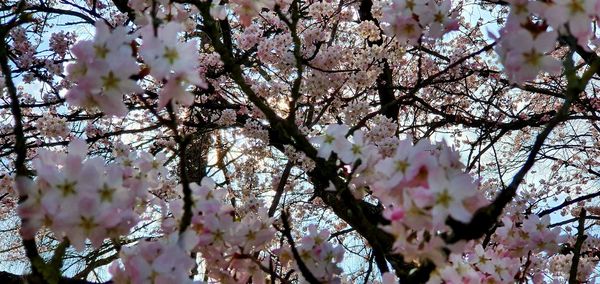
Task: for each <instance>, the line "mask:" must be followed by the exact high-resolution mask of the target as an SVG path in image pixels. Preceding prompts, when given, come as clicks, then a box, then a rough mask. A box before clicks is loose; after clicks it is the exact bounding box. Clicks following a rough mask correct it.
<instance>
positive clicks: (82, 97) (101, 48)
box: [66, 21, 143, 116]
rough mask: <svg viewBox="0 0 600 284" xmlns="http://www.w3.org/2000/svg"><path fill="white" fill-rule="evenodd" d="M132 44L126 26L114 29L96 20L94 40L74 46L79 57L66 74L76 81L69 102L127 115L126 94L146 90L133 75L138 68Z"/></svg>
mask: <svg viewBox="0 0 600 284" xmlns="http://www.w3.org/2000/svg"><path fill="white" fill-rule="evenodd" d="M132 44H133V38H132V36H131V35H129V34H128V33H127V31H126V30H125V28H124V27H117V28H115V29H113V30H112V31H111V30H110V28H109V26H108V25H106V23H104V22H102V21H98V22H96V36H95V38H94V40H84V41H79V42H77V43H76V44H75V45H74V46H73V48H72V49H71V52H72V53H73V55H75V58H76V59H77V60H76V62H75V63H73V64H69V65H67V72H68V77H67V78H68V79H69V80H71V81H73V82H75V83H76V84H75V86H74V87H73V88H71V89H69V90H68V91H67V94H66V98H67V102H69V103H70V104H73V105H76V106H80V107H86V108H99V109H100V110H101V111H103V112H104V113H106V114H108V115H117V116H123V115H125V114H126V113H127V107H126V106H125V103H124V102H123V95H124V94H127V93H142V92H143V91H142V88H140V87H139V86H138V85H137V83H136V81H135V80H133V79H131V78H130V77H131V76H133V75H136V74H138V72H139V67H138V65H137V62H136V60H135V58H134V57H133V56H132V49H131V45H132Z"/></svg>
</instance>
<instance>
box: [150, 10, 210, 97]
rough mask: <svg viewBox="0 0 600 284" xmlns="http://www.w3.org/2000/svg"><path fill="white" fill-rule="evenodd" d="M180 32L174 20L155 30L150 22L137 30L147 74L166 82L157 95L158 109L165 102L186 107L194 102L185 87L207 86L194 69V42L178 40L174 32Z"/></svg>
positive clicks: (195, 57) (195, 66) (196, 57)
mask: <svg viewBox="0 0 600 284" xmlns="http://www.w3.org/2000/svg"><path fill="white" fill-rule="evenodd" d="M181 32H182V26H181V24H180V23H177V22H169V23H167V24H165V25H163V26H161V27H160V28H159V29H158V31H157V32H155V30H154V27H153V26H152V25H148V26H145V27H144V28H142V30H141V35H142V39H143V43H142V46H141V47H140V55H142V57H143V58H144V62H145V63H146V64H147V65H148V67H149V68H150V74H151V75H152V76H153V77H154V78H155V79H156V80H158V81H159V82H165V81H166V83H164V85H163V86H162V88H161V92H160V94H159V102H158V107H159V108H160V107H164V106H165V105H167V103H168V102H169V101H170V102H171V103H172V104H173V106H175V105H176V104H180V105H183V106H189V105H191V104H192V103H194V96H193V95H192V94H191V93H190V92H188V89H189V88H190V87H191V86H192V85H195V86H201V87H206V86H207V85H206V82H205V81H204V80H203V79H201V78H200V73H199V72H198V71H197V67H198V64H199V61H198V42H197V41H195V40H190V41H187V42H180V41H179V40H178V35H179V34H180V33H181Z"/></svg>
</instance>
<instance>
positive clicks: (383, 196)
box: [312, 124, 486, 263]
mask: <svg viewBox="0 0 600 284" xmlns="http://www.w3.org/2000/svg"><path fill="white" fill-rule="evenodd" d="M348 130H349V129H348V127H347V126H346V125H339V124H333V125H329V126H328V127H327V128H326V129H325V134H324V135H321V136H317V137H314V138H312V142H313V143H316V144H318V145H319V149H318V155H319V156H320V157H324V158H328V157H329V156H330V155H331V153H332V152H333V153H335V154H337V156H338V157H339V158H340V160H341V161H342V162H343V163H345V164H347V165H349V166H352V167H354V168H353V169H352V171H353V173H354V176H353V179H352V181H351V184H352V185H353V186H354V188H355V192H354V193H355V196H356V197H357V198H362V196H363V195H364V194H365V193H364V190H365V187H367V186H368V187H369V188H370V190H371V191H372V194H373V196H375V197H377V198H378V199H379V200H380V201H381V203H382V204H383V205H384V206H385V210H384V212H383V214H384V217H385V218H386V219H388V220H390V221H391V224H390V225H389V226H386V227H385V230H386V231H388V232H389V233H390V234H392V235H393V236H394V237H395V238H396V242H395V243H394V248H395V249H396V251H397V252H402V254H403V255H404V256H405V257H406V258H408V259H424V258H429V259H430V260H432V261H434V262H436V263H442V262H444V261H445V260H444V259H445V258H444V254H443V252H442V249H443V247H444V241H443V239H442V237H441V235H440V234H438V232H444V231H446V232H447V231H448V230H449V228H448V227H447V225H446V220H447V219H448V218H453V219H454V220H457V221H460V222H463V223H467V222H469V221H470V220H471V218H472V216H473V213H474V212H475V211H476V210H477V209H479V208H480V207H481V206H483V205H484V204H485V203H486V201H485V199H484V198H483V197H482V196H481V195H480V194H479V193H478V191H477V186H478V185H477V183H476V182H475V181H474V180H473V178H472V177H471V176H470V175H469V174H467V173H465V172H464V170H463V165H462V163H461V162H460V160H459V155H458V152H456V151H454V150H453V149H451V148H450V147H448V146H447V145H446V144H445V143H436V144H431V143H430V142H429V141H425V140H421V141H419V142H418V143H417V144H416V145H413V144H412V142H411V141H410V140H408V139H406V140H400V141H399V144H398V145H397V147H396V149H395V152H394V153H393V154H392V155H390V156H383V155H382V154H381V153H380V152H379V151H378V148H377V146H376V145H375V144H373V143H371V142H370V141H369V140H368V139H367V138H366V137H365V134H364V133H363V132H362V130H356V131H354V133H353V134H352V142H351V141H350V140H349V139H348V138H346V135H347V134H348Z"/></svg>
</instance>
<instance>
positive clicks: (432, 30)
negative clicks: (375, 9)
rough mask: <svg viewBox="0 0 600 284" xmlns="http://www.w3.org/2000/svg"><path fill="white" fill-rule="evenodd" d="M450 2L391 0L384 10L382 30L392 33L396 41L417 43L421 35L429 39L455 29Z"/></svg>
mask: <svg viewBox="0 0 600 284" xmlns="http://www.w3.org/2000/svg"><path fill="white" fill-rule="evenodd" d="M451 9H452V3H451V1H450V0H444V1H441V2H440V3H438V1H435V0H427V1H413V0H394V1H392V3H391V5H389V6H388V7H385V8H384V10H383V22H384V23H386V25H384V26H383V27H384V31H385V32H386V33H387V34H389V35H395V36H396V38H397V39H398V41H399V42H401V43H408V44H411V45H416V44H418V42H419V40H420V39H421V37H422V36H426V37H429V38H431V39H437V38H440V37H442V36H443V35H444V34H445V33H447V32H449V31H452V30H456V29H458V21H457V20H456V19H455V17H456V15H455V13H453V12H452V11H451Z"/></svg>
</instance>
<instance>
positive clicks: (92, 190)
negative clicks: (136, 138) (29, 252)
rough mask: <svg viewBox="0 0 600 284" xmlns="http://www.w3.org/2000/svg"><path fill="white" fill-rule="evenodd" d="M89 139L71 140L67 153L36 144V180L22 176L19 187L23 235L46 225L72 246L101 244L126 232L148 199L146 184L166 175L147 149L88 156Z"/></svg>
mask: <svg viewBox="0 0 600 284" xmlns="http://www.w3.org/2000/svg"><path fill="white" fill-rule="evenodd" d="M87 151H88V149H87V144H86V143H85V142H84V141H82V140H78V139H76V140H73V141H72V142H71V143H70V144H69V149H68V153H65V152H54V151H49V150H44V149H42V150H40V152H39V155H38V157H36V158H35V159H34V160H33V161H32V165H33V168H34V169H35V171H36V173H37V177H36V179H35V180H33V181H32V180H29V179H28V178H25V177H20V178H19V179H18V180H17V189H18V191H19V194H20V195H21V196H26V197H27V199H26V200H25V202H23V203H21V204H20V205H19V207H18V213H19V216H20V217H21V218H22V219H23V220H24V222H23V224H22V227H21V235H22V236H23V238H26V239H30V238H33V237H34V235H35V233H36V232H37V231H38V230H39V229H40V228H41V227H42V226H46V227H48V228H49V229H50V230H51V231H52V232H53V233H54V234H55V235H56V236H57V237H58V238H67V239H68V240H69V241H70V243H71V244H72V245H73V246H75V248H77V249H79V250H81V249H83V248H84V247H85V240H86V239H89V240H90V241H91V244H92V246H93V247H99V246H100V245H101V244H102V242H103V241H104V240H105V239H107V238H118V237H119V236H122V235H127V234H128V233H129V230H130V229H131V228H132V227H133V226H135V225H136V224H137V223H138V220H139V218H140V217H139V213H138V211H139V210H137V209H138V208H137V206H139V205H141V204H142V203H143V202H145V201H146V200H147V199H148V189H149V188H151V187H153V185H156V184H158V183H159V181H158V179H159V178H161V177H164V176H163V175H164V172H161V171H162V170H161V169H163V168H164V167H163V166H162V164H160V165H158V164H159V163H156V162H155V163H151V164H150V165H148V162H149V160H152V161H156V160H155V159H152V158H151V155H149V154H147V155H140V157H134V156H133V154H132V155H131V156H130V157H129V159H123V160H119V161H117V162H115V163H107V162H106V161H105V160H104V159H103V158H101V157H94V158H86V155H87Z"/></svg>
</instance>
